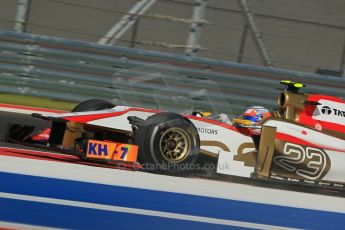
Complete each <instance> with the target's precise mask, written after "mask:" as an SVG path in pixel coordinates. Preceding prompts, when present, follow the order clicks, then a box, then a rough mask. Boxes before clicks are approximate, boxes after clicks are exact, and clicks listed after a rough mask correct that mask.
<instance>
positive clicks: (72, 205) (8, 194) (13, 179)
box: [0, 112, 345, 229]
mask: <svg viewBox="0 0 345 230" xmlns="http://www.w3.org/2000/svg"><path fill="white" fill-rule="evenodd" d="M9 123H19V124H30V125H35V126H37V127H38V128H42V129H43V128H45V127H49V125H50V123H49V122H47V121H44V120H40V119H37V118H32V117H31V116H29V115H26V114H18V113H10V112H0V138H2V139H3V138H4V134H5V130H6V129H7V126H8V124H9ZM18 149H19V150H20V151H19V150H18ZM0 150H1V151H2V154H0V169H1V170H0V171H1V173H0V188H1V191H0V218H1V219H0V228H1V227H8V228H10V229H11V228H18V229H22V228H23V229H25V228H35V229H38V228H39V226H44V227H53V228H74V229H77V228H82V229H95V228H103V229H107V228H108V229H113V228H114V227H115V226H116V227H118V228H138V226H140V228H141V229H154V228H156V229H161V228H162V226H165V227H164V228H165V229H176V228H183V229H188V228H190V229H194V228H199V229H227V228H229V227H230V228H259V229H279V228H280V227H288V228H303V229H305V228H308V229H342V228H343V226H344V224H345V218H344V214H345V203H344V202H345V200H344V198H343V197H345V192H344V191H340V190H339V191H332V190H325V189H318V188H314V187H307V186H300V185H284V184H278V183H272V182H266V181H255V180H251V179H249V180H243V179H241V178H236V177H229V176H220V175H215V174H211V175H210V174H207V173H206V174H204V175H194V176H191V177H192V178H179V177H167V176H161V175H155V174H151V173H144V172H135V173H136V174H135V176H134V177H133V175H130V174H129V173H130V172H128V171H126V170H114V169H109V168H104V167H102V166H101V165H96V166H97V167H93V166H90V165H84V164H85V163H84V162H81V161H79V160H78V159H77V158H75V157H72V156H67V155H63V154H56V153H54V152H51V151H50V152H49V151H48V152H47V151H45V150H44V152H45V153H41V152H39V151H40V149H37V148H32V147H28V146H23V145H18V144H12V143H4V142H1V143H0ZM16 151H18V154H19V155H21V156H20V157H18V158H17V157H13V156H15V154H16ZM26 151H27V152H26ZM6 152H9V155H8V156H6V154H5V153H6ZM25 154H27V158H26V157H25V156H24V155H25ZM35 157H38V158H42V159H43V160H41V161H37V160H36V159H35ZM7 160H8V161H7ZM56 162H57V163H58V164H56ZM60 163H61V164H60ZM66 163H68V164H66ZM62 165H63V167H62ZM59 167H61V168H59ZM49 169H51V170H49ZM110 170H112V171H110ZM42 172H43V173H42ZM109 172H111V174H112V175H111V176H109V178H104V175H107V174H109ZM42 176H43V177H42ZM114 178H123V180H114ZM114 181H115V182H114ZM178 184H182V185H183V186H177V185H178ZM57 185H59V186H57ZM147 189H149V190H147ZM24 190H25V193H24ZM192 190H193V191H194V192H191V194H190V195H182V194H183V193H185V192H186V191H192ZM195 190H196V192H195ZM100 191H102V192H104V193H106V194H107V196H106V198H105V197H103V198H102V196H99V197H96V196H93V195H94V194H96V193H99V192H100ZM187 193H188V192H187ZM196 195H197V196H196ZM205 196H206V197H205ZM85 197H87V199H86V198H85ZM119 197H120V198H121V199H119ZM212 197H215V198H212ZM220 198H224V199H226V200H223V199H221V200H219V199H220ZM229 199H230V200H229ZM124 201H126V202H125V203H124ZM271 203H274V204H275V205H279V206H272V205H271ZM295 203H298V205H295ZM196 204H198V205H196ZM1 205H2V206H3V207H6V206H8V207H11V208H12V209H9V210H6V212H2V211H3V210H1ZM62 206H63V207H65V208H64V209H61V207H62ZM124 207H125V208H124ZM295 207H297V208H295ZM320 207H321V208H320ZM42 208H43V210H45V213H43V214H40V215H38V214H37V213H40V212H42V211H41V210H42ZM206 210H207V211H206ZM234 210H236V212H237V211H238V213H242V214H241V215H240V214H236V213H234ZM325 211H326V212H325ZM62 213H65V214H66V215H62ZM243 213H245V214H246V215H243ZM49 214H50V215H49ZM67 214H70V216H73V218H72V219H71V218H70V216H69V215H67ZM114 214H116V216H117V217H118V219H123V221H121V222H116V223H114V222H111V221H104V219H107V220H110V219H111V218H113V215H114ZM138 214H139V215H138ZM206 214H207V215H206ZM57 215H59V216H60V218H59V219H60V220H59V221H57V220H55V219H54V217H56V216H57ZM85 216H93V217H94V219H95V220H97V218H96V217H100V216H102V219H101V220H102V222H100V221H99V220H98V221H96V222H95V221H92V220H93V219H92V218H90V219H89V218H85ZM81 219H82V220H84V221H83V222H82V223H81V222H80V221H76V220H81ZM224 219H225V220H224ZM157 221H158V222H157ZM23 223H25V224H23ZM154 223H160V224H159V225H154Z"/></svg>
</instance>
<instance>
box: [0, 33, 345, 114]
mask: <svg viewBox="0 0 345 230" xmlns="http://www.w3.org/2000/svg"><path fill="white" fill-rule="evenodd" d="M0 51H1V55H0V83H1V85H0V92H7V93H15V94H23V95H34V96H42V97H48V98H52V99H60V100H68V101H82V100H85V99H89V98H103V99H107V100H112V101H114V102H115V103H118V104H126V105H132V106H145V107H156V106H158V107H162V108H163V109H167V110H171V109H174V110H184V111H186V110H187V111H188V110H189V109H192V108H194V109H196V108H200V109H210V110H217V111H223V112H235V113H237V112H239V111H240V110H242V109H243V108H244V107H247V106H249V105H254V104H255V105H256V104H257V105H263V106H267V107H269V108H275V107H276V104H277V103H276V97H277V95H278V93H279V91H278V89H281V86H280V85H279V80H281V79H291V80H294V81H301V82H304V83H305V84H306V85H307V88H306V89H304V92H314V93H323V94H330V95H334V96H339V97H343V98H345V91H344V88H345V79H343V78H339V77H333V76H324V75H318V74H313V73H304V72H297V71H291V70H286V69H279V68H267V67H260V66H254V65H247V64H239V63H234V62H228V61H221V60H214V59H208V58H202V57H191V56H181V55H175V54H168V53H160V52H155V51H147V50H140V49H132V48H125V47H118V46H105V45H98V44H95V43H89V42H82V41H75V40H68V39H62V38H56V37H48V36H42V35H34V34H25V33H16V32H11V31H0ZM230 110H231V111H230Z"/></svg>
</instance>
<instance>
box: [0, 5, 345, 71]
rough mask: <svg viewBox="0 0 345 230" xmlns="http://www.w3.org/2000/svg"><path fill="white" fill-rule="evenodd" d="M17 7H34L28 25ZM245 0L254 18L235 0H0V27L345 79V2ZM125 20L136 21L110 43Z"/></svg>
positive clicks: (27, 18)
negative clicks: (119, 25) (344, 74)
mask: <svg viewBox="0 0 345 230" xmlns="http://www.w3.org/2000/svg"><path fill="white" fill-rule="evenodd" d="M19 2H22V3H23V2H29V4H28V6H27V8H28V10H27V15H26V20H25V22H22V24H21V25H22V26H21V27H20V26H19V27H18V25H17V28H16V27H15V25H16V23H18V21H20V18H18V11H17V7H18V4H19ZM245 2H246V4H247V7H249V9H250V12H249V14H247V13H248V12H247V11H246V8H243V7H246V6H243V5H242V6H241V1H238V0H207V1H206V0H156V1H152V0H151V1H142V0H141V1H138V0H97V1H95V0H31V1H16V0H0V4H1V8H0V28H1V29H3V30H17V31H18V30H19V31H20V30H22V31H20V32H28V33H34V34H43V35H49V36H56V37H63V38H69V39H78V40H84V41H91V42H99V43H103V44H107V43H108V44H116V45H119V46H125V47H134V48H139V49H147V50H155V51H161V52H168V53H174V54H188V55H197V56H201V57H208V58H214V59H222V60H229V61H233V62H241V63H247V64H256V65H263V66H274V67H281V68H288V69H292V70H298V71H306V72H313V73H315V72H316V73H321V74H327V75H334V76H340V75H342V73H343V67H344V59H345V58H344V45H345V36H344V35H345V30H344V29H345V15H344V12H345V1H344V0H303V1H300V0H289V1H286V0H247V1H245ZM138 4H139V5H138ZM140 4H144V5H140ZM145 4H146V5H145ZM143 6H144V7H143ZM138 7H139V8H140V7H141V8H140V9H139V8H138ZM126 15H127V16H130V17H132V22H133V24H131V26H129V27H128V28H126V29H125V30H124V31H123V34H121V35H120V36H119V37H118V38H117V39H116V40H115V41H114V40H113V41H107V39H108V40H109V38H110V37H107V34H108V35H109V31H110V30H111V28H113V27H114V26H115V25H116V24H118V23H119V22H120V20H121V18H123V17H124V16H126ZM250 18H251V19H252V22H253V23H254V24H252V23H251V19H250ZM248 19H249V20H248ZM252 26H255V27H254V29H256V30H255V31H254V32H257V33H256V34H255V33H253V32H252V31H253V30H251V29H252V28H253V27H252ZM193 33H194V34H193ZM102 38H103V41H102ZM256 38H257V39H256ZM258 39H259V40H258Z"/></svg>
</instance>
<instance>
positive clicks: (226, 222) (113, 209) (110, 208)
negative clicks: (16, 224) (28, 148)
mask: <svg viewBox="0 0 345 230" xmlns="http://www.w3.org/2000/svg"><path fill="white" fill-rule="evenodd" d="M0 197H2V198H7V199H15V200H22V201H33V202H40V203H47V204H57V205H67V206H71V207H78V208H91V209H97V210H102V211H111V212H122V213H128V214H136V215H145V216H154V217H163V218H169V219H178V220H187V221H195V222H202V223H208V224H221V225H227V226H236V227H243V228H255V229H278V230H279V229H281V230H282V229H292V228H285V227H280V226H274V225H266V224H255V223H249V222H243V221H234V220H225V219H218V218H209V217H201V216H194V215H184V214H177V213H172V212H160V211H152V210H147V209H138V208H125V207H121V206H113V205H103V204H95V203H88V202H79V201H72V200H63V199H53V198H44V197H37V196H27V195H18V194H11V193H3V192H0Z"/></svg>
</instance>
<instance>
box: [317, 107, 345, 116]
mask: <svg viewBox="0 0 345 230" xmlns="http://www.w3.org/2000/svg"><path fill="white" fill-rule="evenodd" d="M321 112H322V114H324V115H331V114H334V115H335V116H339V117H345V111H342V110H339V109H335V108H331V107H328V106H323V107H322V108H321Z"/></svg>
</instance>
